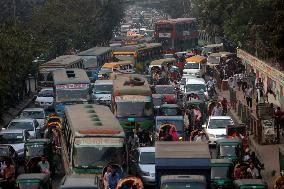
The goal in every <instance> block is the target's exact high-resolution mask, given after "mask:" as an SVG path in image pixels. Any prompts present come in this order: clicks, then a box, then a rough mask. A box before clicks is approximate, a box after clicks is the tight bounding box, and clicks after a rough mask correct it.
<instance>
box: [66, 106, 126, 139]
mask: <svg viewBox="0 0 284 189" xmlns="http://www.w3.org/2000/svg"><path fill="white" fill-rule="evenodd" d="M65 115H66V118H67V119H68V123H69V124H70V125H69V126H70V127H71V128H73V130H74V132H75V135H77V136H82V135H110V134H111V135H114V134H117V135H122V136H124V132H123V129H122V127H121V126H120V123H119V121H118V120H117V119H116V117H115V116H114V115H113V113H112V112H111V111H110V109H109V108H108V107H107V106H103V105H91V104H76V105H70V106H66V107H65Z"/></svg>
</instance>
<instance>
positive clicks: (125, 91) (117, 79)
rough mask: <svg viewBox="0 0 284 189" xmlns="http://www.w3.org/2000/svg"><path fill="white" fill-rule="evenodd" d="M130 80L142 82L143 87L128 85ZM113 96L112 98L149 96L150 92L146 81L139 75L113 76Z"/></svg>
mask: <svg viewBox="0 0 284 189" xmlns="http://www.w3.org/2000/svg"><path fill="white" fill-rule="evenodd" d="M130 78H133V79H138V80H141V81H144V84H143V85H132V84H130V83H129V84H128V82H130ZM113 94H114V96H121V95H140V96H151V95H152V91H151V88H150V85H149V84H148V82H147V79H146V78H145V77H144V76H143V75H140V74H115V76H114V80H113Z"/></svg>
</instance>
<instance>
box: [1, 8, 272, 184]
mask: <svg viewBox="0 0 284 189" xmlns="http://www.w3.org/2000/svg"><path fill="white" fill-rule="evenodd" d="M157 14H158V13H157ZM143 15H144V16H145V17H147V14H146V12H143ZM133 18H135V17H133ZM133 20H135V19H133ZM146 20H147V19H146ZM135 23H136V24H135ZM148 24H149V23H148ZM133 25H135V26H137V27H138V26H139V24H137V22H134V23H132V24H123V25H122V29H121V32H122V33H123V32H125V33H126V36H124V37H123V36H119V37H116V39H113V41H115V43H113V44H110V46H109V47H96V48H92V49H89V50H86V51H83V52H81V53H78V54H76V55H64V56H61V57H58V58H56V59H54V60H51V61H49V62H45V63H42V64H41V65H40V66H39V75H40V77H39V78H40V80H39V81H38V85H39V86H40V87H41V89H40V90H39V92H38V94H37V95H36V96H35V97H34V103H33V105H32V107H27V108H25V109H23V110H22V112H21V113H20V115H19V116H18V117H16V118H15V119H13V120H11V121H10V123H9V124H8V125H7V126H6V127H5V128H2V130H1V131H0V161H1V178H0V188H3V189H10V188H17V189H38V188H42V189H51V188H60V189H75V188H76V189H79V188H82V189H86V188H88V189H89V188H90V189H97V188H104V189H131V188H132V189H133V188H136V189H143V188H148V187H150V188H151V187H152V188H153V187H155V188H157V189H185V188H195V189H220V188H222V189H223V188H234V189H244V188H261V189H266V188H268V185H267V183H266V182H264V180H262V175H261V173H262V169H263V168H264V165H263V164H262V163H261V162H260V161H259V160H258V159H257V157H256V156H255V153H254V152H252V151H250V146H249V139H248V137H249V133H248V130H247V128H246V125H238V124H237V123H235V121H234V119H233V117H231V116H230V114H229V110H230V108H231V107H230V103H229V100H228V99H226V98H223V97H222V98H221V97H220V96H219V94H218V92H219V90H218V89H217V82H219V80H218V79H219V78H217V77H216V73H217V72H218V73H219V72H220V73H222V75H221V77H222V79H224V80H225V79H229V78H231V77H232V76H234V75H236V74H240V73H242V66H241V64H240V60H239V59H238V58H237V57H236V54H235V53H231V52H224V47H223V46H222V44H213V45H207V46H203V47H200V46H198V31H197V28H196V19H195V18H179V19H163V20H159V21H156V22H154V23H153V28H155V30H154V33H155V34H153V36H152V37H153V38H152V39H149V36H150V33H151V30H149V29H148V28H147V27H146V28H145V29H142V28H144V27H142V26H139V27H140V28H138V31H136V30H135V28H131V27H132V26H133ZM140 25H141V24H140ZM181 25H182V26H184V27H180V26H181ZM147 32H148V33H149V34H147V35H145V33H147ZM179 35H183V38H181V37H180V36H179ZM118 38H120V39H123V41H120V42H121V43H119V44H118V45H117V42H118ZM115 44H116V45H115ZM222 87H226V86H222ZM58 177H60V180H61V181H60V182H59V183H58V184H57V185H56V186H55V184H54V180H55V178H58Z"/></svg>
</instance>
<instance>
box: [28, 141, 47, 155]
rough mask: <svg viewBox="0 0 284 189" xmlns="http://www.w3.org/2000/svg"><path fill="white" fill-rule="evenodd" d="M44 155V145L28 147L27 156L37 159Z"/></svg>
mask: <svg viewBox="0 0 284 189" xmlns="http://www.w3.org/2000/svg"><path fill="white" fill-rule="evenodd" d="M43 155H44V145H42V144H41V145H40V144H34V145H26V156H29V157H36V156H43Z"/></svg>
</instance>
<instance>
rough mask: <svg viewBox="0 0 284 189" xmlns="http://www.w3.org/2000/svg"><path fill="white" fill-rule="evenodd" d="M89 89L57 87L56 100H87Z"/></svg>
mask: <svg viewBox="0 0 284 189" xmlns="http://www.w3.org/2000/svg"><path fill="white" fill-rule="evenodd" d="M88 98H89V89H57V90H56V101H57V102H77V101H88Z"/></svg>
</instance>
